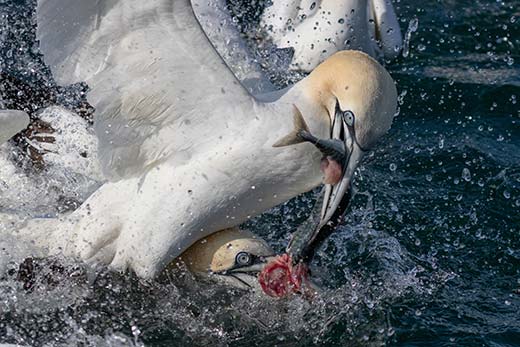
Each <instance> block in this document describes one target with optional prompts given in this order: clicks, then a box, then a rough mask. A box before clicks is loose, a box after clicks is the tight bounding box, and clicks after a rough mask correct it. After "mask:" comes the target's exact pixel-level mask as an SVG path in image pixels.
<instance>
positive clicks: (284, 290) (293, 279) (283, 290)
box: [258, 254, 309, 298]
mask: <svg viewBox="0 0 520 347" xmlns="http://www.w3.org/2000/svg"><path fill="white" fill-rule="evenodd" d="M308 274H309V269H308V267H307V265H305V264H303V263H299V264H297V265H293V264H292V258H291V256H289V255H288V254H282V255H280V256H278V257H276V258H275V259H274V260H273V261H272V262H270V263H269V264H267V265H266V266H265V267H264V269H263V270H262V272H260V274H259V276H258V281H259V282H260V286H261V287H262V290H263V291H264V293H266V294H267V295H269V296H272V297H275V298H281V297H285V296H288V295H290V294H293V293H303V291H304V288H303V287H304V285H305V283H306V282H307V281H308Z"/></svg>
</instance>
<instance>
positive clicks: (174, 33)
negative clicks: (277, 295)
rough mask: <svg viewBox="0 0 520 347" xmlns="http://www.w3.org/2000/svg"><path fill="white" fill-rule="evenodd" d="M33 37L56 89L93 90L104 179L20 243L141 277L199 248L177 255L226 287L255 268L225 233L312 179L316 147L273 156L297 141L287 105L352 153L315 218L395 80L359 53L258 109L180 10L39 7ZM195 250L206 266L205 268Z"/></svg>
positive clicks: (340, 58)
mask: <svg viewBox="0 0 520 347" xmlns="http://www.w3.org/2000/svg"><path fill="white" fill-rule="evenodd" d="M38 31H39V37H40V41H41V45H42V50H43V52H44V54H45V59H46V61H47V63H48V64H49V65H50V66H51V69H52V70H53V73H54V75H55V77H56V79H57V80H58V82H60V83H63V84H66V83H72V82H77V81H86V82H87V83H88V84H89V86H90V87H91V91H90V93H89V96H88V99H89V101H90V103H91V104H92V105H93V106H94V107H95V108H96V114H95V129H96V134H97V136H98V139H99V153H98V156H99V158H100V162H101V164H102V166H103V170H104V173H105V176H106V177H107V179H108V182H107V183H105V184H104V185H103V186H101V187H100V188H99V189H98V190H97V191H96V192H95V193H93V194H92V195H91V196H90V197H89V198H88V199H87V200H86V201H85V202H84V203H83V204H82V205H81V206H80V207H79V208H78V209H77V210H76V211H74V212H73V213H71V214H70V215H67V216H64V217H62V218H60V219H36V220H31V221H29V222H28V223H27V225H26V226H25V227H24V228H22V229H20V230H18V231H17V234H18V235H21V236H22V237H25V238H29V239H30V240H31V241H32V242H34V244H36V245H39V246H41V247H43V248H46V249H47V250H48V251H49V252H50V253H60V254H64V255H68V256H75V257H79V258H81V259H83V260H85V261H87V262H101V263H105V264H109V265H110V266H111V267H112V268H114V269H118V270H124V269H132V270H133V271H135V272H136V273H137V274H138V275H139V276H141V277H144V278H150V277H153V276H155V275H157V274H158V273H159V272H160V271H162V270H163V269H164V268H165V267H166V266H167V265H168V264H170V263H171V262H172V260H174V259H175V258H177V257H179V256H181V255H182V254H183V252H185V251H186V250H187V249H189V248H190V246H193V245H194V244H195V245H197V243H198V244H199V246H195V250H193V249H194V248H193V247H192V248H191V249H190V250H188V251H187V252H188V253H184V257H185V258H186V259H187V263H190V264H194V265H192V266H193V267H197V266H199V268H200V267H201V266H202V267H206V268H209V270H212V271H214V272H216V273H218V274H221V275H223V276H230V275H232V276H235V277H234V278H236V276H237V273H242V274H243V275H241V276H247V274H248V273H249V272H250V273H256V272H257V271H258V268H259V267H261V265H262V263H263V262H264V261H265V258H266V257H267V256H268V255H269V254H271V253H272V252H271V250H270V249H269V247H268V246H267V245H266V244H265V243H264V242H263V241H261V240H260V241H259V240H258V239H256V238H254V237H253V236H252V235H251V234H249V233H244V232H240V231H237V229H232V231H229V230H227V229H229V228H233V227H236V226H237V225H239V224H241V223H242V222H244V221H246V220H247V219H248V218H250V217H252V216H255V215H257V214H259V213H261V212H263V211H265V210H267V209H269V208H271V207H273V206H275V205H277V204H279V203H282V202H284V201H286V200H288V199H290V198H292V197H294V196H296V195H298V194H300V193H303V192H306V191H309V190H311V189H313V188H314V187H316V186H317V185H319V184H320V183H321V182H322V172H321V170H320V164H321V159H322V155H321V153H320V152H319V150H317V149H316V148H315V147H314V146H313V145H312V144H309V143H304V144H297V145H293V146H287V147H274V146H273V145H274V144H275V143H276V142H277V141H279V140H280V139H282V138H284V137H286V136H287V134H289V133H291V132H292V131H293V112H294V107H295V106H296V107H297V108H298V109H299V110H301V113H302V115H303V117H304V118H305V121H306V125H307V126H308V128H309V129H310V131H311V132H312V133H313V134H314V135H315V136H317V137H319V138H330V137H331V136H332V137H334V138H337V139H340V140H341V141H343V142H344V143H345V148H347V149H348V151H349V155H348V158H349V159H348V161H347V162H346V163H345V167H344V171H343V174H342V177H341V178H340V180H339V181H340V182H339V183H338V184H337V185H336V186H335V187H332V188H333V189H332V190H331V191H332V192H333V193H332V194H329V195H328V196H327V198H326V201H325V209H324V218H330V214H331V213H333V212H334V210H335V208H336V207H337V206H338V204H339V203H340V201H341V200H342V199H344V198H346V196H347V195H345V192H346V190H347V189H348V186H349V183H350V181H351V179H352V176H353V173H354V170H355V168H356V166H357V165H358V163H359V161H360V160H361V158H362V156H363V154H364V153H365V152H366V151H367V150H368V149H369V148H371V146H373V144H374V143H375V142H376V141H377V140H378V139H379V138H380V137H381V136H382V135H383V134H384V133H386V132H387V130H388V129H389V128H390V125H391V122H392V119H393V116H394V114H395V112H396V104H397V94H396V89H395V85H394V82H393V80H392V78H391V77H390V75H389V74H388V72H387V71H386V70H385V69H384V68H383V67H382V66H381V65H380V64H379V63H377V62H376V61H375V60H374V59H372V58H370V57H369V56H368V55H366V54H364V53H361V52H356V51H343V52H339V53H336V54H335V55H333V56H332V57H330V58H328V59H327V60H326V61H325V62H324V63H323V64H321V65H319V66H318V67H317V68H316V69H315V70H314V71H313V72H312V73H311V74H310V75H309V76H308V77H306V78H305V79H303V80H302V81H300V82H299V83H297V84H296V85H294V86H292V87H290V88H287V89H286V90H283V91H281V92H279V93H274V94H273V96H272V97H271V99H270V100H269V102H265V101H264V102H260V101H258V100H257V99H255V98H254V97H252V96H251V95H250V94H249V93H248V92H247V91H246V90H245V89H244V88H243V87H242V86H241V85H240V83H238V81H237V80H236V79H235V77H234V75H233V74H232V73H231V71H230V70H229V69H228V68H227V66H226V65H225V64H224V62H223V61H222V59H221V58H220V57H219V55H218V54H217V53H216V51H215V50H214V49H213V47H212V46H211V44H210V42H209V41H208V39H207V38H206V36H205V34H204V32H203V30H202V29H201V27H200V25H199V22H198V21H197V18H196V16H195V14H194V12H193V8H192V5H191V3H190V1H189V0H174V1H172V0H149V1H138V0H124V1H123V0H112V1H106V2H103V3H100V2H98V1H94V0H91V1H86V0H43V1H40V2H39V9H38ZM264 98H265V97H264ZM347 116H348V117H347ZM336 120H339V121H336ZM327 216H329V217H327ZM223 230H225V231H224V232H223ZM208 237H209V238H208ZM201 240H202V241H201ZM217 244H220V245H221V246H220V247H217V248H216V250H214V249H215V245H217ZM224 244H225V247H224V248H222V245H224ZM204 245H206V246H204ZM197 247H202V248H203V249H204V248H205V249H206V250H208V252H209V253H208V254H210V255H211V256H208V257H206V258H205V259H207V260H206V261H202V258H203V257H202V254H203V251H202V250H201V249H199V250H198V251H197V250H196V248H197ZM211 249H213V250H214V251H211ZM190 252H192V253H191V254H192V256H191V258H190ZM193 254H194V256H193ZM210 258H211V260H209V259H210ZM219 258H221V259H222V260H220V261H219V260H218V259H219ZM190 259H191V260H190ZM193 259H199V260H201V261H200V263H199V264H198V265H197V264H195V263H196V262H195V261H194V260H193ZM215 259H216V260H215ZM249 277H251V278H254V277H252V276H249ZM240 281H245V279H240Z"/></svg>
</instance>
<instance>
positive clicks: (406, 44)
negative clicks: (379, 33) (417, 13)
mask: <svg viewBox="0 0 520 347" xmlns="http://www.w3.org/2000/svg"><path fill="white" fill-rule="evenodd" d="M418 28H419V19H418V18H417V17H414V18H412V20H410V23H408V29H406V33H405V34H404V41H403V57H405V58H408V55H409V54H410V40H411V39H412V33H414V32H416V31H417V29H418Z"/></svg>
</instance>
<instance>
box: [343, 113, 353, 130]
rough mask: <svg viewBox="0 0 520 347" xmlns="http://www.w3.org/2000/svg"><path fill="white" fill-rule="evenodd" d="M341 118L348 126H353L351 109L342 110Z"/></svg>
mask: <svg viewBox="0 0 520 347" xmlns="http://www.w3.org/2000/svg"><path fill="white" fill-rule="evenodd" d="M343 120H344V121H345V124H347V125H348V126H349V127H352V126H354V113H352V111H345V112H343Z"/></svg>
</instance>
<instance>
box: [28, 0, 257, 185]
mask: <svg viewBox="0 0 520 347" xmlns="http://www.w3.org/2000/svg"><path fill="white" fill-rule="evenodd" d="M37 13H38V26H39V27H38V33H39V38H40V40H41V48H42V51H43V53H44V58H45V60H46V62H47V63H48V64H49V65H50V67H51V69H52V70H53V73H54V74H55V76H56V78H57V79H58V81H59V82H60V83H72V82H78V81H86V82H87V83H88V85H89V87H90V88H91V91H90V92H89V95H88V100H89V102H90V103H91V104H92V105H93V106H94V107H95V108H96V116H95V128H96V134H97V135H98V137H99V158H100V161H101V164H102V167H103V171H104V173H105V174H106V175H107V177H108V178H111V179H113V180H117V179H120V178H125V177H129V176H135V175H141V174H142V173H143V172H145V171H146V170H147V168H149V167H152V166H154V165H156V164H157V163H158V162H161V161H162V160H165V159H166V158H168V157H169V156H171V155H172V153H174V152H175V151H179V150H181V149H180V148H179V142H178V141H175V139H176V138H179V136H181V135H180V134H179V133H178V129H180V128H181V125H182V124H183V123H184V122H185V121H187V120H188V121H189V122H194V123H197V122H198V123H200V122H201V120H202V119H204V120H205V121H206V122H207V121H208V117H213V118H214V117H218V114H215V112H212V110H214V109H215V107H217V106H218V105H219V104H223V103H229V102H230V97H232V98H233V102H235V103H244V102H252V98H251V96H250V95H249V94H248V93H247V91H246V90H245V89H244V88H243V87H242V86H241V85H240V83H238V81H237V80H236V78H235V76H234V75H233V74H232V73H231V71H230V70H229V69H228V68H227V66H226V65H225V63H224V61H223V60H222V59H221V58H220V56H219V55H218V53H217V52H216V51H215V49H214V48H213V46H212V45H211V43H210V42H209V40H208V39H207V37H206V35H205V33H204V31H203V30H202V29H201V27H200V25H199V22H198V21H197V19H196V17H195V14H194V12H193V9H192V6H191V3H190V1H189V0H146V1H143V0H104V1H100V0H43V1H41V2H40V3H39V6H38V12H37ZM193 134H194V133H192V136H191V137H190V136H188V135H184V138H183V141H184V142H186V143H188V144H189V146H191V147H195V146H196V141H198V139H197V138H196V136H194V135H193ZM186 136H188V138H186Z"/></svg>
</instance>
